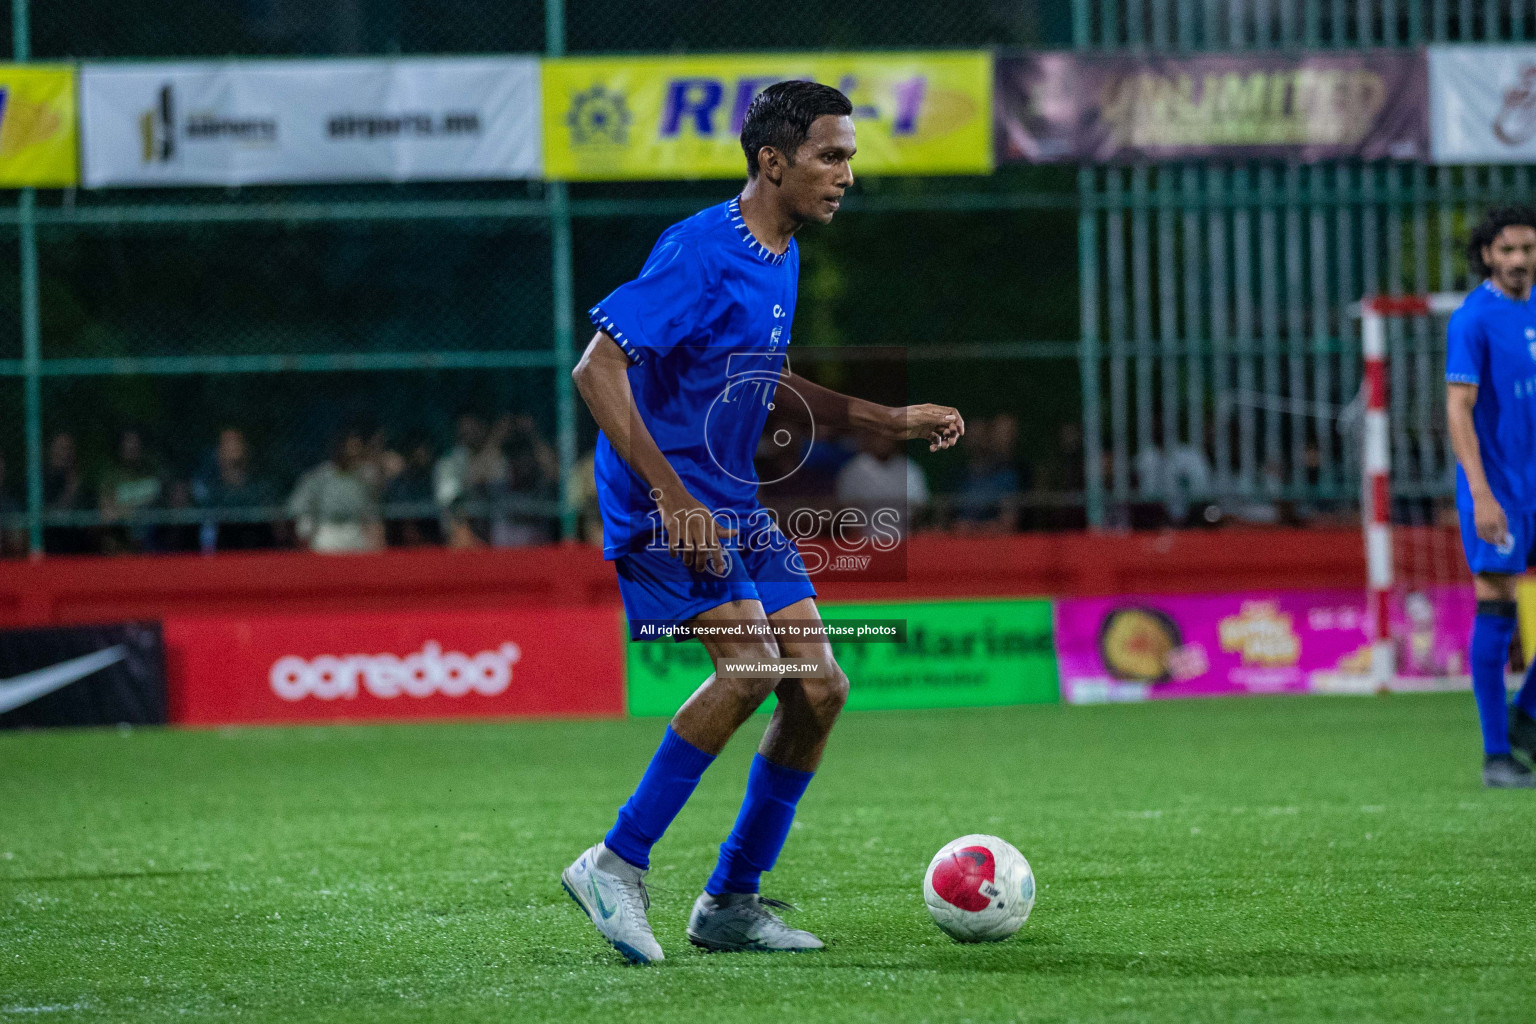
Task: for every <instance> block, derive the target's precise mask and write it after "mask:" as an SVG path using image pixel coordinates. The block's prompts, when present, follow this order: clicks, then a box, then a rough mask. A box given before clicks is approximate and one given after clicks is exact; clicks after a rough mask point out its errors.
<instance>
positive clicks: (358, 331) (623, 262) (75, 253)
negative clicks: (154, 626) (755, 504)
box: [0, 0, 1077, 551]
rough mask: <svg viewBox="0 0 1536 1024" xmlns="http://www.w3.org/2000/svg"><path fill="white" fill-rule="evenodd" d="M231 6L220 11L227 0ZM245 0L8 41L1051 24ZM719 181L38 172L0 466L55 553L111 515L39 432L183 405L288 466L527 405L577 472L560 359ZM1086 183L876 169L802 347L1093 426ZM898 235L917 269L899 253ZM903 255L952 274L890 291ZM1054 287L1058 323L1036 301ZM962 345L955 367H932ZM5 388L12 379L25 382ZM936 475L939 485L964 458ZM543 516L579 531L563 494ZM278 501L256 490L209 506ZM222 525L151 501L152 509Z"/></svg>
mask: <svg viewBox="0 0 1536 1024" xmlns="http://www.w3.org/2000/svg"><path fill="white" fill-rule="evenodd" d="M215 8H217V9H219V11H222V12H223V13H218V14H216V15H214V16H210V15H209V13H208V12H209V11H210V10H213V9H215ZM237 10H239V11H245V12H246V14H245V16H237V15H236V14H235V13H231V9H230V8H229V5H224V4H209V3H206V2H201V3H200V2H197V0H166V2H159V3H155V4H153V5H151V4H147V3H133V2H128V3H122V2H119V3H113V4H108V3H105V2H101V3H87V4H78V3H64V2H63V0H30V2H29V0H13V22H12V25H11V30H12V33H11V34H12V38H13V43H14V50H15V54H16V57H17V59H19V60H25V59H28V58H29V57H35V58H36V59H39V60H42V59H116V58H125V59H126V58H145V59H155V58H164V57H190V56H210V55H221V54H231V53H232V54H241V55H252V54H263V55H292V54H303V55H327V54H349V53H435V52H448V53H456V52H483V51H486V50H495V51H512V52H538V51H542V52H544V53H547V54H552V55H558V54H561V53H564V52H567V51H569V52H627V51H634V52H647V51H649V52H655V51H675V50H678V49H692V50H728V49H762V48H764V47H782V48H794V49H806V48H826V47H831V46H848V47H856V48H871V47H881V46H884V47H918V46H921V47H935V46H945V47H960V46H980V45H988V44H1000V45H1028V44H1037V43H1038V42H1039V38H1040V37H1039V35H1038V32H1039V18H1038V15H1037V13H1036V8H1035V5H1034V4H1031V3H1027V2H1026V3H1010V4H997V3H993V2H991V0H961V2H958V3H955V4H951V5H944V6H943V7H942V8H941V7H935V6H933V5H924V4H917V3H897V4H891V5H872V4H871V5H862V6H859V5H855V7H854V8H853V9H848V10H838V9H833V8H827V7H824V6H823V7H815V6H814V5H806V6H805V7H804V9H803V10H800V9H797V10H796V11H795V12H792V16H790V14H788V13H786V12H783V11H781V10H778V9H770V8H763V7H762V6H761V5H755V4H749V3H745V2H740V0H730V2H724V3H722V2H710V3H702V2H678V3H672V4H657V5H652V6H651V7H648V8H647V9H646V10H645V11H644V12H643V16H636V13H635V11H634V9H633V6H632V5H629V4H620V3H617V2H614V0H577V2H572V3H568V4H567V3H562V2H561V0H547V2H542V3H541V2H537V0H535V2H528V3H520V4H517V3H514V4H511V5H507V4H499V5H492V4H488V3H485V2H483V0H473V2H471V0H457V2H451V3H447V4H433V5H427V4H424V3H416V2H411V0H367V2H365V0H353V2H350V3H340V4H333V5H311V4H306V3H301V2H297V0H251V2H250V3H248V4H245V5H242V6H241V7H239V8H238V9H237ZM252 11H255V12H257V14H258V15H259V16H252V15H251V13H250V12H252ZM32 41H35V43H36V45H35V46H33V45H29V43H30V42H32ZM730 188H732V186H731V184H730V183H726V182H713V183H695V184H675V183H674V184H665V183H659V184H624V185H617V184H616V185H586V186H569V187H568V186H565V185H563V184H558V183H537V182H535V183H524V182H516V183H476V184H444V185H409V186H382V185H381V186H311V187H301V188H286V187H263V188H248V189H239V190H219V189H174V190H167V189H157V190H67V191H58V192H44V193H35V192H33V191H31V190H23V191H22V192H20V193H19V195H17V197H16V202H15V204H14V205H12V206H8V207H4V208H0V242H3V233H4V232H7V231H10V232H14V234H15V240H14V241H15V244H16V246H17V248H16V249H15V250H13V251H18V252H19V253H20V260H19V261H18V263H17V265H16V267H15V268H14V271H13V268H10V267H5V268H0V296H4V298H0V304H3V303H4V302H5V300H6V298H9V297H12V296H19V302H18V308H17V309H16V310H14V311H10V310H7V309H5V308H0V410H3V411H4V412H3V414H4V415H5V417H6V419H7V420H9V421H10V422H17V423H23V424H24V425H25V426H24V431H22V432H20V433H22V435H23V436H22V439H21V440H22V443H19V444H18V443H14V441H12V440H6V439H0V456H4V455H9V456H11V458H10V459H9V460H8V461H9V464H10V465H11V466H12V467H16V468H20V467H25V470H26V476H27V480H26V483H27V495H26V510H27V511H26V516H25V523H26V526H27V530H28V534H29V541H30V545H31V547H32V549H33V550H34V551H38V550H41V547H42V543H43V537H44V532H45V528H60V529H63V528H68V527H72V526H79V525H86V524H91V523H94V522H96V521H97V520H96V519H93V513H92V511H91V510H90V509H88V508H84V507H78V508H66V507H59V506H58V503H54V504H52V505H50V504H49V503H48V502H47V501H45V476H46V474H47V465H48V453H47V451H46V449H47V447H48V443H49V440H50V439H51V438H53V437H54V436H55V435H56V434H58V433H71V434H74V435H76V436H77V437H78V438H79V439H80V440H81V446H82V447H83V448H87V449H91V448H92V445H94V449H92V450H91V451H87V452H85V457H86V459H87V461H89V459H90V458H91V457H92V456H94V457H95V459H96V460H97V461H106V460H107V459H108V454H107V452H106V450H105V448H104V445H105V444H106V439H107V438H109V437H110V436H111V432H112V429H114V428H116V427H120V426H124V425H139V424H144V425H149V426H151V427H153V426H154V425H164V424H174V427H172V428H171V429H169V430H165V429H162V430H161V431H159V434H160V436H159V437H158V438H157V439H156V443H157V447H159V448H160V449H161V450H162V453H163V454H165V455H166V456H167V457H168V458H170V459H171V460H173V461H176V462H179V463H181V464H187V463H188V462H191V461H195V460H196V459H197V457H198V453H199V452H201V451H205V450H206V449H207V448H208V446H209V445H210V443H211V440H212V438H213V436H214V435H215V433H216V431H217V429H218V427H219V426H221V425H223V424H224V423H226V422H229V421H231V420H235V421H238V423H239V425H241V426H242V427H245V428H247V429H248V431H249V432H250V433H252V434H253V436H254V437H255V438H256V439H258V441H259V446H260V449H261V452H260V454H261V455H262V456H263V457H264V458H265V460H266V462H267V464H268V465H269V466H277V465H281V466H283V467H285V468H292V467H297V466H300V465H302V464H303V463H304V462H305V461H308V462H313V461H315V460H317V459H318V458H319V457H320V456H321V453H322V448H321V445H320V440H321V439H322V438H323V437H324V436H325V435H326V434H328V433H329V432H331V430H333V429H334V428H335V427H336V426H337V425H338V424H339V423H340V422H342V421H343V420H358V419H364V420H366V419H367V418H368V413H369V411H370V410H384V412H382V413H380V414H379V415H378V416H377V417H376V418H375V422H378V421H386V422H387V423H388V424H389V426H390V427H391V428H392V430H394V431H396V432H397V433H399V434H403V435H420V434H430V435H433V436H434V440H435V443H437V444H438V445H439V446H440V447H441V446H444V445H446V443H447V434H446V431H447V430H448V429H450V428H451V424H452V422H453V419H454V414H455V413H456V412H457V411H458V410H459V409H461V408H465V407H478V408H480V409H482V410H485V411H487V412H490V413H492V414H494V413H496V412H501V411H507V410H513V409H515V410H517V411H520V412H521V411H528V412H532V413H534V414H535V415H536V416H537V417H538V419H539V421H540V423H541V424H542V425H543V426H544V428H545V431H546V433H548V434H549V435H550V436H551V437H552V438H553V439H554V441H555V446H556V449H557V451H558V452H559V456H560V465H561V476H562V480H565V479H569V477H570V474H571V472H572V469H573V467H574V465H575V464H576V462H577V460H578V458H579V456H580V453H581V451H582V450H583V449H584V448H586V447H588V446H589V445H590V439H591V436H592V433H593V429H594V428H593V425H592V424H591V423H590V421H589V420H588V419H587V417H586V415H585V413H584V412H581V411H579V410H578V408H577V405H576V403H575V402H574V400H573V394H572V389H571V387H570V382H569V378H568V370H569V368H570V366H571V365H572V362H573V358H574V354H575V351H576V349H577V347H578V346H579V345H580V344H582V343H583V342H584V341H585V338H586V336H587V332H586V323H585V318H584V316H583V315H582V313H581V311H582V310H584V309H585V308H586V307H587V306H588V305H590V304H591V302H592V301H593V300H595V299H596V298H598V297H600V296H601V295H602V294H604V293H605V292H606V291H607V290H609V289H611V288H612V287H613V286H615V285H616V284H618V283H619V282H621V281H622V280H624V279H626V278H627V277H629V276H632V275H633V273H634V272H635V270H636V269H637V268H638V267H639V266H640V264H641V262H642V261H643V259H644V256H645V254H646V252H647V251H648V250H649V248H650V246H651V244H652V242H653V241H654V239H655V237H656V235H657V234H658V233H659V232H660V230H661V229H662V228H663V227H665V226H666V225H667V224H668V223H670V222H672V221H675V220H676V219H679V218H680V217H682V216H686V215H687V214H689V213H692V212H694V211H696V210H697V209H699V208H700V207H701V206H704V205H707V204H709V203H712V202H717V201H719V200H720V199H721V198H723V197H724V196H725V195H726V194H728V191H729V190H730ZM1074 202H1075V200H1074V199H1073V196H1072V193H1071V177H1070V174H1069V173H1063V172H1061V171H1059V170H1053V171H1037V170H1033V169H1027V168H1026V169H1021V170H1017V171H1013V172H1010V173H1008V174H1004V175H1000V176H999V177H998V178H997V179H995V180H992V179H954V180H930V181H912V180H900V179H888V180H884V181H873V182H867V183H863V184H862V185H861V188H860V193H859V195H858V196H856V197H855V198H854V199H853V200H852V201H851V202H849V203H848V204H847V207H846V208H845V210H846V212H845V214H844V215H843V217H842V218H840V223H839V224H838V225H836V226H834V229H833V230H832V231H830V232H824V233H820V234H819V235H818V237H817V238H816V239H808V240H807V244H808V251H809V252H812V253H814V254H815V255H814V256H813V257H812V258H810V259H808V261H807V274H806V281H805V290H806V292H807V296H806V298H805V300H804V301H803V302H802V307H801V309H802V313H801V318H800V324H799V325H797V337H798V338H800V339H802V340H811V341H815V342H816V343H818V344H821V345H847V344H859V343H878V344H885V345H890V344H905V345H910V346H912V347H913V348H914V350H915V356H916V358H917V359H918V360H919V361H920V362H922V363H923V365H925V366H926V367H928V368H929V370H930V373H929V374H928V375H927V376H928V380H929V381H930V382H931V386H932V387H933V388H934V389H935V391H934V392H933V394H934V397H940V394H939V392H942V393H943V395H944V396H948V399H947V400H953V401H956V402H957V403H960V402H961V401H962V399H963V397H964V396H966V395H972V396H974V400H973V401H970V402H966V403H965V404H967V405H968V406H969V407H973V408H979V409H983V410H986V409H989V407H995V408H991V410H990V411H1001V410H1002V409H1003V408H1005V407H1006V406H1007V405H1008V404H1009V403H1010V402H1011V401H1012V400H1013V399H1012V397H1011V396H1009V395H1007V394H1003V393H1000V391H999V389H997V388H990V389H989V388H978V386H977V382H976V370H977V369H978V368H985V369H987V370H990V371H992V376H994V377H996V376H997V375H998V374H999V373H1000V374H1002V375H1004V376H1013V377H1022V374H1021V373H1020V368H1021V367H1024V366H1038V367H1045V368H1046V369H1045V371H1044V372H1045V375H1046V376H1047V377H1050V376H1051V375H1053V374H1054V376H1055V377H1056V378H1059V380H1058V382H1057V386H1055V387H1054V388H1053V389H1052V393H1053V395H1056V396H1065V399H1057V400H1056V401H1055V407H1056V408H1055V414H1056V415H1058V416H1061V417H1074V416H1075V415H1076V409H1075V401H1074V399H1073V397H1072V396H1075V394H1076V392H1077V388H1076V386H1075V385H1076V381H1075V371H1074V364H1073V359H1074V357H1075V354H1076V344H1075V342H1073V341H1070V340H1069V339H1072V338H1073V337H1074V336H1075V334H1076V324H1075V320H1074V319H1073V317H1072V315H1071V314H1072V307H1071V303H1070V301H1069V300H1067V299H1066V298H1065V295H1066V291H1067V288H1066V287H1064V285H1066V286H1069V285H1070V281H1071V277H1072V273H1073V270H1072V260H1071V249H1070V239H1071V223H1072V221H1071V217H1072V210H1073V206H1074ZM933 224H939V225H942V226H945V229H946V230H947V231H948V232H949V234H950V236H952V237H957V238H963V239H965V240H966V243H965V244H968V245H970V246H971V247H972V251H971V252H969V253H966V254H964V262H963V263H957V261H956V258H955V257H956V253H955V252H954V251H953V249H952V248H951V247H950V246H948V245H934V244H933V243H932V241H931V239H930V240H926V244H925V232H924V228H925V227H926V226H929V225H933ZM1022 236H1036V237H1040V236H1050V237H1052V238H1054V239H1057V240H1059V244H1056V245H1055V249H1056V250H1057V252H1056V256H1057V258H1056V261H1055V264H1054V270H1053V273H1054V275H1055V276H1054V278H1053V277H1052V275H1051V274H1044V275H1037V276H1036V279H1035V281H1034V282H1033V287H1032V288H1031V287H1026V288H1023V289H1020V288H1018V287H1016V286H1015V283H1014V282H1015V280H1016V279H1017V277H1018V275H1017V274H1016V273H1014V269H1013V268H1014V267H1016V265H1017V264H1016V261H1014V260H1011V259H1008V258H1002V259H999V258H997V257H996V256H995V255H990V258H989V250H991V251H992V252H993V253H995V252H1006V251H1007V250H1008V248H1009V245H1010V239H1012V238H1016V237H1022ZM893 240H897V241H899V242H900V244H901V245H902V246H903V248H904V250H905V257H904V258H903V259H900V260H892V259H891V258H890V256H889V254H890V251H891V247H892V242H893ZM1047 248H1049V247H1047ZM840 254H841V255H840ZM817 257H821V258H817ZM965 264H969V265H970V266H971V267H972V268H974V269H972V270H964V269H963V268H964V266H965ZM850 266H861V267H862V269H858V270H856V271H853V272H849V270H848V268H849V267H850ZM12 271H13V272H14V273H16V275H17V277H16V280H15V281H14V282H11V283H9V284H8V283H7V282H6V281H5V279H4V275H6V274H7V273H8V272H12ZM904 274H905V275H912V276H915V277H920V278H922V279H926V280H929V281H931V282H933V283H934V290H933V291H931V292H928V293H917V294H914V293H913V292H912V291H911V290H910V289H906V290H902V289H899V288H896V289H893V288H891V286H890V282H891V281H892V280H899V279H900V277H901V276H902V275H904ZM978 284H982V285H985V286H986V288H988V289H989V290H991V291H992V292H993V298H992V300H991V301H981V300H979V299H978V296H977V294H976V292H975V288H976V287H977V285H978ZM881 289H884V290H883V291H882V290H881ZM893 294H895V295H896V296H897V299H895V300H893V299H892V298H891V296H892V295H893ZM1042 306H1044V307H1049V308H1052V309H1055V310H1057V311H1058V313H1057V314H1056V315H1054V317H1052V316H1043V317H1042V316H1040V315H1038V310H1039V309H1040V308H1042ZM1062 311H1064V313H1063V312H1062ZM8 313H9V314H10V315H9V316H8V315H7V314H8ZM1031 313H1035V314H1036V315H1030V314H1031ZM8 324H15V325H17V326H16V328H15V329H14V332H8V331H7V330H6V327H5V326H4V325H8ZM1042 332H1048V333H1042ZM7 334H10V335H11V336H10V337H7ZM924 346H928V347H924ZM946 346H947V350H948V351H951V352H953V353H954V354H955V357H956V358H958V359H960V360H963V361H966V362H965V363H964V367H963V368H958V369H957V368H956V367H955V366H953V365H950V364H949V362H948V361H947V360H936V359H925V358H924V357H925V356H931V355H935V354H937V353H938V352H939V351H941V350H945V347H946ZM917 349H921V351H916V350H917ZM1034 376H1038V373H1037V374H1035V375H1034ZM16 382H19V383H20V389H19V392H20V393H19V394H8V385H10V384H12V383H16ZM87 437H90V438H94V440H93V441H88V440H87ZM932 469H933V471H934V472H935V473H936V474H937V475H938V477H939V483H940V484H941V485H942V479H943V475H944V473H945V472H946V471H949V472H951V473H953V469H954V467H953V466H952V465H951V466H946V465H944V464H943V463H941V462H939V463H935V464H934V465H933V467H932ZM291 475H292V474H291V472H290V473H288V476H289V477H290V478H291ZM14 478H15V474H14V472H13V474H12V479H13V480H14ZM568 493H569V489H568V488H566V487H563V486H562V487H561V488H560V490H559V494H560V495H566V494H568ZM1065 500H1067V501H1069V502H1070V501H1072V500H1074V499H1073V498H1072V497H1071V496H1070V495H1069V496H1067V498H1066V499H1065ZM83 504H84V503H83V502H82V505H83ZM162 504H163V503H162ZM547 511H549V512H550V513H551V514H556V515H558V516H559V518H560V526H561V533H562V534H563V535H564V536H571V535H572V533H573V532H574V529H575V525H576V523H575V516H576V512H577V508H576V507H575V505H574V503H573V502H572V501H569V500H564V501H558V502H556V503H554V504H552V505H550V507H548V508H547ZM280 515H281V509H279V508H266V509H259V508H250V509H239V510H234V511H228V510H225V511H222V512H220V513H219V518H230V517H233V518H240V517H245V518H253V519H259V518H262V517H274V518H275V517H277V516H280ZM208 518H209V513H207V512H202V511H200V510H198V509H193V508H176V507H170V508H165V507H162V508H160V509H158V510H157V511H154V512H149V513H144V514H142V515H141V516H140V517H139V519H138V520H137V521H138V522H141V523H155V522H166V523H173V524H174V523H180V522H200V521H203V520H206V519H208Z"/></svg>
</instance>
